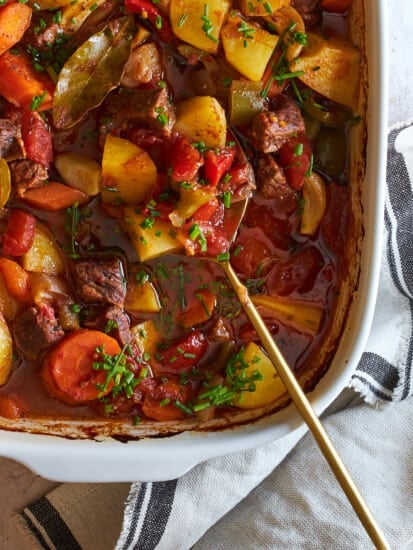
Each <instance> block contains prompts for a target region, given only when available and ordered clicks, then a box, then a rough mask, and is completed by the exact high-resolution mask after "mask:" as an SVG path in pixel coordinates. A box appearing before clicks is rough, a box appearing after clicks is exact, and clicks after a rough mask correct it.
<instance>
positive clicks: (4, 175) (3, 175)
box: [0, 159, 11, 208]
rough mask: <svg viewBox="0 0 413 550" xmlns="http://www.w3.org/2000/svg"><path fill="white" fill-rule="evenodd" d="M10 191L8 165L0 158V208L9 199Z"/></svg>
mask: <svg viewBox="0 0 413 550" xmlns="http://www.w3.org/2000/svg"><path fill="white" fill-rule="evenodd" d="M10 192H11V176H10V169H9V165H8V164H7V162H6V161H5V160H4V159H0V208H3V206H4V205H5V204H6V202H7V201H8V200H9V197H10Z"/></svg>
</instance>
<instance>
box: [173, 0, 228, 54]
mask: <svg viewBox="0 0 413 550" xmlns="http://www.w3.org/2000/svg"><path fill="white" fill-rule="evenodd" d="M230 5H231V4H230V2H228V0H208V2H205V0H171V6H170V18H171V25H172V30H173V32H174V34H175V36H177V37H178V38H180V39H181V40H183V41H184V42H188V44H191V45H192V46H195V47H196V48H199V49H200V50H204V51H206V52H209V53H217V51H218V47H219V35H220V31H221V27H222V24H223V23H224V20H225V17H226V15H227V12H228V10H229V8H230ZM208 21H209V23H207V22H208ZM208 27H209V29H210V30H208Z"/></svg>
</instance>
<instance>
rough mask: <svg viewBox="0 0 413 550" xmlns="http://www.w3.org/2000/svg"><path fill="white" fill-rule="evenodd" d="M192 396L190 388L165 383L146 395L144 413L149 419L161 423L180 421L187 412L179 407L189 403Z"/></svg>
mask: <svg viewBox="0 0 413 550" xmlns="http://www.w3.org/2000/svg"><path fill="white" fill-rule="evenodd" d="M191 395H192V391H191V387H190V386H184V385H182V384H178V383H177V382H173V381H168V382H165V383H164V384H160V385H159V386H157V387H156V388H155V389H154V390H153V391H152V392H150V393H148V394H146V395H145V398H144V401H143V405H142V412H143V413H144V415H145V416H147V417H148V418H153V419H154V420H159V421H160V422H162V421H168V420H179V419H181V418H184V417H185V416H186V412H185V411H184V410H182V408H180V407H179V405H181V406H182V405H185V404H186V403H188V401H189V400H190V398H191ZM177 403H178V406H177Z"/></svg>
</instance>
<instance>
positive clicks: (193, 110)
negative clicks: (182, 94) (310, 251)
mask: <svg viewBox="0 0 413 550" xmlns="http://www.w3.org/2000/svg"><path fill="white" fill-rule="evenodd" d="M174 129H175V130H176V131H177V132H179V133H180V134H183V135H184V136H186V137H187V138H189V139H190V140H191V141H203V142H204V143H205V145H206V146H207V147H224V145H225V140H226V137H227V121H226V118H225V111H224V109H223V108H222V107H221V105H220V104H219V103H218V101H217V100H216V99H215V97H210V96H196V97H191V98H189V99H186V100H184V101H181V103H179V104H178V107H177V117H176V123H175V128H174Z"/></svg>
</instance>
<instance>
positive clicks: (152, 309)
mask: <svg viewBox="0 0 413 550" xmlns="http://www.w3.org/2000/svg"><path fill="white" fill-rule="evenodd" d="M127 288H128V289H127V292H126V298H125V306H124V307H125V309H126V310H127V311H133V312H138V313H139V312H143V313H158V311H160V310H161V302H160V300H159V296H158V293H157V291H156V288H155V287H154V285H153V284H152V283H151V282H150V281H145V282H143V283H139V282H138V281H137V280H136V278H133V277H131V278H130V280H129V281H128V285H127Z"/></svg>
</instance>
